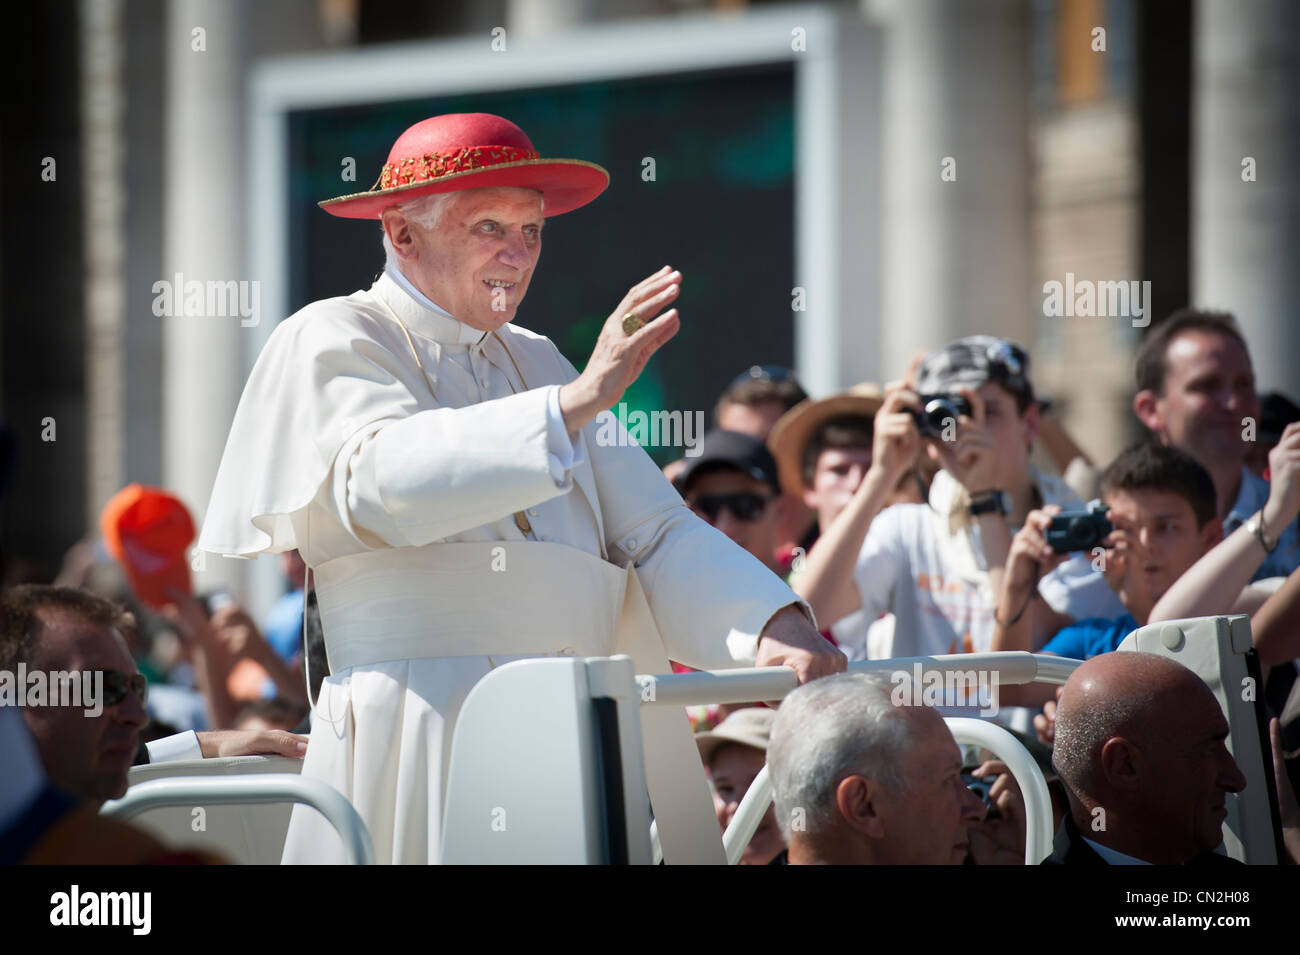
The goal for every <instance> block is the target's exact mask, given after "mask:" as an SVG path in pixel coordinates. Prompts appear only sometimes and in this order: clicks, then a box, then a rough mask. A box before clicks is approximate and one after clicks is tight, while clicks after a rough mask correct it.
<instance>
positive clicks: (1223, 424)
mask: <svg viewBox="0 0 1300 955" xmlns="http://www.w3.org/2000/svg"><path fill="white" fill-rule="evenodd" d="M1136 372H1137V387H1138V392H1137V394H1136V395H1135V396H1134V397H1133V412H1134V413H1135V414H1136V415H1137V417H1138V420H1139V421H1141V422H1142V424H1143V425H1145V426H1146V427H1147V429H1148V430H1150V431H1151V432H1152V433H1153V434H1154V435H1156V437H1157V438H1158V439H1159V440H1160V442H1161V443H1162V444H1167V445H1171V446H1173V447H1176V448H1180V449H1181V450H1183V451H1186V452H1187V453H1188V454H1190V455H1191V456H1192V457H1194V458H1195V459H1196V460H1197V461H1199V462H1200V464H1201V466H1202V467H1204V468H1205V469H1206V470H1207V471H1209V472H1210V477H1211V478H1213V479H1214V486H1215V491H1216V494H1217V500H1216V506H1215V514H1216V515H1217V516H1218V518H1219V519H1220V520H1221V521H1222V522H1223V532H1224V534H1225V535H1227V534H1231V533H1232V532H1233V531H1234V530H1235V529H1236V528H1237V527H1238V526H1240V525H1242V524H1245V523H1247V522H1248V521H1250V520H1251V519H1252V518H1253V517H1254V516H1255V515H1256V514H1258V513H1259V512H1260V511H1261V510H1263V508H1264V504H1265V502H1266V501H1267V500H1268V496H1269V494H1268V483H1267V482H1266V481H1264V480H1263V479H1262V478H1259V477H1257V476H1256V475H1255V474H1253V473H1251V471H1250V470H1249V469H1248V468H1247V467H1246V456H1247V452H1248V450H1249V448H1250V443H1249V442H1250V441H1253V440H1254V439H1255V438H1257V437H1258V429H1259V419H1260V407H1259V399H1258V397H1257V395H1256V392H1255V372H1254V370H1253V369H1252V367H1251V362H1250V351H1249V349H1248V348H1247V347H1246V340H1245V339H1244V338H1243V337H1242V334H1241V332H1240V330H1239V329H1238V328H1237V322H1236V319H1235V318H1233V316H1232V315H1231V314H1230V313H1228V312H1214V311H1206V310H1203V309H1190V308H1189V309H1181V310H1179V311H1177V312H1174V313H1173V314H1172V315H1170V316H1169V317H1168V318H1167V319H1165V320H1164V321H1163V322H1161V323H1160V324H1159V325H1157V326H1155V327H1154V328H1152V329H1151V332H1150V334H1148V335H1147V338H1146V340H1145V341H1143V343H1142V346H1141V348H1139V349H1138V354H1137V361H1136ZM1274 517H1275V515H1273V514H1271V513H1265V514H1263V515H1261V518H1260V519H1261V521H1262V522H1263V527H1262V529H1263V531H1264V536H1265V538H1266V539H1267V540H1269V541H1270V542H1273V543H1274V549H1273V551H1272V552H1271V553H1270V554H1269V555H1268V557H1267V559H1266V560H1265V561H1264V563H1263V564H1262V565H1261V567H1260V569H1259V571H1258V573H1257V574H1256V579H1259V578H1263V577H1284V576H1286V575H1287V574H1289V573H1290V572H1291V571H1293V570H1295V569H1296V567H1298V566H1300V535H1298V534H1297V529H1296V525H1295V524H1294V523H1282V522H1278V521H1275V520H1272V519H1273V518H1274Z"/></svg>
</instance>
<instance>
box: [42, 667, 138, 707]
mask: <svg viewBox="0 0 1300 955" xmlns="http://www.w3.org/2000/svg"><path fill="white" fill-rule="evenodd" d="M96 673H102V674H103V675H104V698H103V700H101V701H100V702H102V703H103V704H104V705H105V706H117V704H119V703H121V702H122V701H123V700H125V699H126V694H127V693H128V692H130V693H134V694H135V698H136V699H137V700H139V701H140V705H141V706H143V705H144V703H145V700H147V699H148V698H149V681H148V680H146V679H145V678H144V674H142V673H123V672H122V671H121V670H81V671H74V672H73V673H71V674H69V675H68V676H65V677H63V678H62V682H63V683H68V682H71V681H77V680H85V679H86V678H87V677H89V678H90V679H91V681H94V677H95V674H96ZM83 685H84V684H83Z"/></svg>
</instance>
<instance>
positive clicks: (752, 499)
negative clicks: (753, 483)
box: [690, 491, 771, 524]
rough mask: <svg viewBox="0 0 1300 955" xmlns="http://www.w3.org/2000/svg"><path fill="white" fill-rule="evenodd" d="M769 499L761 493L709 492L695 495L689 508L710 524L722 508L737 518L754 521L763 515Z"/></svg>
mask: <svg viewBox="0 0 1300 955" xmlns="http://www.w3.org/2000/svg"><path fill="white" fill-rule="evenodd" d="M770 500H771V498H768V497H764V496H763V495H761V494H754V493H752V492H749V491H742V492H740V493H738V494H710V495H706V496H704V497H697V498H696V499H695V500H693V501H691V502H690V506H691V510H693V511H694V512H695V513H696V514H699V515H700V517H702V518H704V519H705V520H706V521H708V522H709V523H710V524H712V523H713V522H714V521H716V520H717V519H718V515H719V514H721V513H722V509H723V508H726V509H727V510H729V511H730V512H731V513H732V514H734V515H735V516H736V518H737V520H742V521H756V520H758V519H759V518H760V517H762V516H763V511H764V510H766V508H767V502H768V501H770Z"/></svg>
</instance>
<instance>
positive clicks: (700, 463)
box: [673, 428, 781, 494]
mask: <svg viewBox="0 0 1300 955" xmlns="http://www.w3.org/2000/svg"><path fill="white" fill-rule="evenodd" d="M723 470H730V471H739V472H741V473H742V474H748V475H749V476H750V477H752V478H753V479H754V480H756V481H761V482H762V483H764V484H767V485H769V486H770V487H771V488H772V490H773V491H779V490H780V487H781V485H780V483H779V482H778V480H777V476H776V461H775V460H774V459H773V457H772V454H771V452H769V451H768V450H767V447H766V446H765V445H764V444H763V442H762V441H760V440H758V438H756V437H754V436H753V435H752V434H744V433H742V432H740V431H724V430H722V429H721V428H714V429H713V430H712V431H710V432H708V433H707V434H705V435H704V441H703V442H702V443H701V448H700V455H699V457H696V458H689V457H688V458H687V459H686V467H685V468H683V469H682V473H681V474H680V475H679V476H678V477H677V480H675V481H674V482H673V484H674V486H675V487H676V488H677V490H678V491H679V492H681V493H682V494H685V493H686V490H687V488H688V487H689V486H690V484H691V481H693V480H694V479H695V478H697V477H698V476H699V475H701V474H706V473H708V472H710V471H723Z"/></svg>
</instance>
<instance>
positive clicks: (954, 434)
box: [795, 335, 1082, 656]
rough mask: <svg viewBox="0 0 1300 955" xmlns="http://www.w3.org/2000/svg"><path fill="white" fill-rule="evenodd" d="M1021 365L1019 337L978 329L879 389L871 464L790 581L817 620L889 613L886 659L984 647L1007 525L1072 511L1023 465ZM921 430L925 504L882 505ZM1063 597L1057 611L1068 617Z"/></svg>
mask: <svg viewBox="0 0 1300 955" xmlns="http://www.w3.org/2000/svg"><path fill="white" fill-rule="evenodd" d="M1028 369H1029V356H1028V355H1027V354H1026V353H1025V352H1024V350H1023V349H1021V348H1020V347H1019V346H1017V345H1014V344H1012V343H1010V342H1006V341H1002V340H1000V339H996V338H991V337H989V336H987V335H976V336H972V337H969V338H963V339H960V340H958V341H955V342H953V343H951V344H950V345H948V346H946V347H945V348H942V349H940V350H939V351H936V352H934V353H932V354H930V355H928V356H927V357H926V358H925V359H924V360H923V361H922V362H921V364H920V366H919V367H918V369H917V372H916V375H915V382H914V385H912V386H909V385H907V384H894V385H891V386H890V387H889V388H888V389H887V390H886V393H885V402H884V405H883V406H882V407H881V409H880V411H879V412H877V414H876V418H875V439H874V444H873V452H872V463H871V469H870V471H869V472H868V473H867V477H866V479H865V480H864V481H863V482H862V485H861V486H860V487H859V488H858V490H857V492H856V493H855V494H854V496H853V499H852V501H851V502H850V503H849V506H848V507H847V508H845V509H844V511H843V512H842V513H841V514H840V515H839V517H838V518H836V520H835V521H834V522H833V523H832V524H831V526H830V527H828V528H825V529H824V531H823V534H822V537H821V539H820V540H819V541H818V542H817V545H816V546H815V547H814V548H813V549H812V550H811V551H810V552H809V554H808V559H807V563H806V565H805V572H804V574H803V576H802V577H801V578H799V580H798V581H797V582H796V585H795V589H796V590H797V591H798V592H799V594H800V595H801V596H803V597H804V598H805V599H806V600H808V602H809V603H810V604H811V605H812V607H813V610H814V612H815V613H816V614H817V617H818V619H820V620H839V619H841V618H842V617H844V616H846V615H848V614H850V613H852V612H853V611H854V610H856V609H858V608H859V607H861V608H862V610H863V612H864V614H865V615H866V616H867V617H868V618H869V619H874V618H875V617H877V616H879V615H880V614H882V613H885V612H886V611H892V612H893V613H894V614H895V616H896V617H897V619H898V623H897V627H896V636H895V639H894V645H893V647H892V651H891V653H890V655H891V656H924V655H931V654H943V653H957V652H972V651H974V652H984V651H987V650H989V649H990V647H991V646H992V642H993V629H994V608H995V602H996V596H997V595H998V594H999V593H1001V590H1002V577H1003V570H1004V567H1005V565H1006V560H1007V555H1008V552H1009V550H1010V546H1011V535H1012V533H1013V532H1014V529H1015V528H1018V527H1019V526H1020V525H1021V524H1023V523H1024V520H1025V516H1026V515H1027V514H1028V513H1029V512H1030V511H1031V510H1034V509H1037V508H1041V507H1043V506H1045V505H1049V504H1054V505H1058V506H1060V507H1063V508H1067V509H1078V508H1080V507H1082V502H1081V501H1080V500H1079V499H1078V497H1077V496H1075V495H1074V493H1073V492H1072V491H1070V489H1069V488H1068V487H1066V485H1065V484H1064V482H1062V481H1060V480H1059V479H1056V478H1053V477H1050V476H1048V475H1043V474H1039V473H1038V472H1037V471H1036V470H1035V469H1034V468H1033V466H1032V465H1031V464H1030V460H1029V451H1030V446H1031V444H1032V442H1033V440H1034V436H1035V434H1036V433H1037V428H1038V406H1037V404H1036V402H1035V399H1034V393H1033V388H1032V386H1031V385H1030V382H1029V375H1028ZM923 440H924V442H925V444H926V446H927V453H928V454H929V455H930V457H931V458H932V459H933V460H934V461H935V462H936V463H938V464H940V465H941V466H942V470H941V471H939V473H938V474H937V475H936V476H935V479H934V481H933V483H932V485H931V488H930V500H929V503H927V504H900V505H896V506H893V507H889V508H888V509H885V510H882V509H883V508H885V504H886V502H887V501H888V499H889V496H890V494H891V493H892V491H893V489H894V487H895V486H896V485H897V483H898V480H899V478H900V477H901V476H902V475H903V474H904V473H906V471H907V469H908V468H910V467H912V466H913V462H914V459H915V456H916V451H917V449H918V447H919V444H920V442H921V441H923ZM1070 596H1071V593H1070V592H1068V591H1067V593H1066V595H1065V597H1066V601H1065V604H1064V605H1063V606H1058V607H1056V608H1055V609H1056V610H1057V611H1059V612H1061V613H1065V614H1068V615H1070V616H1076V615H1077V613H1076V612H1075V611H1076V610H1077V608H1075V607H1074V606H1072V605H1071V603H1070V599H1069V598H1070ZM1046 611H1047V608H1045V607H1044V608H1041V610H1040V611H1039V612H1040V614H1042V615H1044V616H1046ZM1053 622H1055V621H1053ZM1045 625H1046V621H1044V626H1045Z"/></svg>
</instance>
